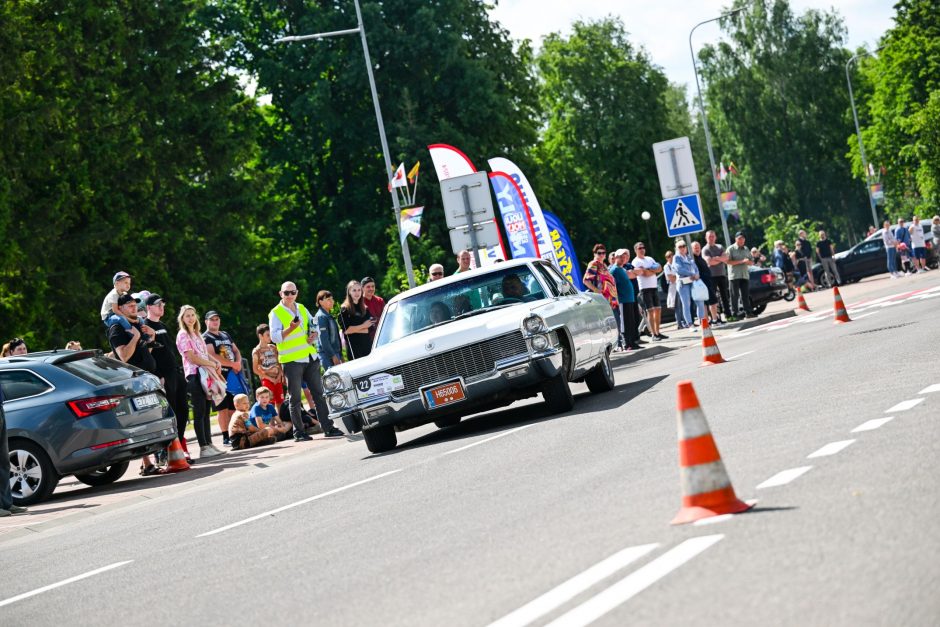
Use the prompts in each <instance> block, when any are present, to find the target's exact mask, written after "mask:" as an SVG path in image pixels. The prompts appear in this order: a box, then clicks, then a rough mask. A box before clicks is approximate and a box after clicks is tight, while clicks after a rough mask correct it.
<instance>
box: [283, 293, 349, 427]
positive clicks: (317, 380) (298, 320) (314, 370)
mask: <svg viewBox="0 0 940 627" xmlns="http://www.w3.org/2000/svg"><path fill="white" fill-rule="evenodd" d="M279 293H280V296H281V302H279V303H278V304H277V306H276V307H274V309H272V310H271V312H270V313H269V314H268V326H269V327H270V328H271V339H272V340H274V343H275V344H276V345H277V359H278V361H280V362H281V363H282V364H284V376H285V377H286V378H287V403H288V407H289V408H290V421H291V424H293V425H294V441H295V442H301V441H305V440H312V439H313V438H311V437H310V436H309V435H307V434H306V433H304V421H303V415H302V414H301V398H302V397H301V395H302V393H303V392H302V391H301V390H302V385H303V384H304V383H306V384H307V387H308V388H309V389H310V391H311V392H312V393H313V401H314V405H315V406H316V411H317V421H318V422H319V423H320V428H321V429H322V430H323V436H324V437H327V438H337V437H343V435H344V434H343V432H342V431H340V430H339V429H337V428H336V427H335V426H334V425H333V421H332V420H330V415H329V410H328V409H327V407H326V400H325V399H324V398H323V381H322V379H321V377H320V356H319V354H318V353H317V347H316V341H317V335H318V334H317V329H316V324H315V322H314V319H313V316H312V315H311V314H310V312H309V311H308V310H307V308H306V307H304V306H303V305H302V304H300V303H298V302H297V286H296V285H294V283H292V282H291V281H285V282H284V283H282V284H281V291H280V292H279Z"/></svg>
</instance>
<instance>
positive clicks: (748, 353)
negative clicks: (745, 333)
mask: <svg viewBox="0 0 940 627" xmlns="http://www.w3.org/2000/svg"><path fill="white" fill-rule="evenodd" d="M753 352H754V351H744V352H743V353H738V354H737V355H733V356H731V357H728V361H733V360H735V359H738V358H739V357H744V356H745V355H750V354H751V353H753Z"/></svg>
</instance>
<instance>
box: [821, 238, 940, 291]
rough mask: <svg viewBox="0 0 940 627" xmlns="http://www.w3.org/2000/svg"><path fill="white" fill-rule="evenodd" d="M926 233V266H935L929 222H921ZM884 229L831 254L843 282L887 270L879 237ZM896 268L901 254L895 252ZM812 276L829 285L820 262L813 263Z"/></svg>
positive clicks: (883, 248) (852, 281)
mask: <svg viewBox="0 0 940 627" xmlns="http://www.w3.org/2000/svg"><path fill="white" fill-rule="evenodd" d="M921 226H923V227H924V233H925V235H926V243H927V266H928V267H930V268H936V267H937V250H936V248H935V247H934V245H933V241H932V240H933V236H932V235H931V233H930V224H922V225H921ZM883 231H884V229H878V231H877V232H875V233H874V234H873V235H871V236H869V237H868V238H867V239H866V240H864V241H862V242H859V243H858V244H856V245H855V246H853V247H852V248H850V249H848V250H844V251H842V252H838V253H836V254H835V255H833V258H834V259H835V260H836V267H837V268H838V269H839V277H840V278H841V279H842V282H843V283H855V282H857V281H861V280H862V279H864V278H865V277H870V276H875V275H876V274H884V273H886V272H887V271H888V263H887V259H886V258H885V244H884V240H882V239H881V234H882V232H883ZM895 254H897V253H895ZM897 258H898V268H899V269H900V268H901V255H899V254H897ZM813 277H815V279H816V283H818V284H819V285H822V286H823V287H830V285H829V279H828V275H827V276H826V277H825V278H824V277H823V270H822V264H820V263H816V264H814V265H813Z"/></svg>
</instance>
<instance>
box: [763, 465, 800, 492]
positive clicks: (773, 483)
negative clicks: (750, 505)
mask: <svg viewBox="0 0 940 627" xmlns="http://www.w3.org/2000/svg"><path fill="white" fill-rule="evenodd" d="M810 468H812V466H800V467H799V468H790V469H789V470H781V471H780V472H778V473H777V474H775V475H774V476H773V477H771V478H770V479H768V480H767V481H765V482H763V483H761V484H760V485H758V486H757V489H758V490H762V489H764V488H776V487H778V486H782V485H786V484H788V483H790V482H791V481H793V480H794V479H796V478H797V477H800V476H801V475H803V474H805V473H806V472H808V471H809V469H810Z"/></svg>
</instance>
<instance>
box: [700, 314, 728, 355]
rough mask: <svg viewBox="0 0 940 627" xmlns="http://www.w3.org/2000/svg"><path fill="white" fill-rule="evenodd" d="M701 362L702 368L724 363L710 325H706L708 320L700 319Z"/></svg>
mask: <svg viewBox="0 0 940 627" xmlns="http://www.w3.org/2000/svg"><path fill="white" fill-rule="evenodd" d="M702 360H703V361H702V365H703V366H713V365H715V364H723V363H725V359H724V358H723V357H722V356H721V351H719V350H718V342H716V341H715V335H714V334H713V333H712V328H711V325H709V324H708V318H702Z"/></svg>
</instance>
